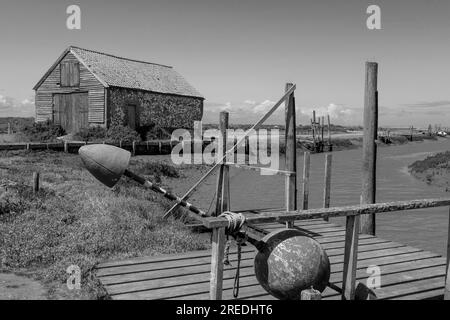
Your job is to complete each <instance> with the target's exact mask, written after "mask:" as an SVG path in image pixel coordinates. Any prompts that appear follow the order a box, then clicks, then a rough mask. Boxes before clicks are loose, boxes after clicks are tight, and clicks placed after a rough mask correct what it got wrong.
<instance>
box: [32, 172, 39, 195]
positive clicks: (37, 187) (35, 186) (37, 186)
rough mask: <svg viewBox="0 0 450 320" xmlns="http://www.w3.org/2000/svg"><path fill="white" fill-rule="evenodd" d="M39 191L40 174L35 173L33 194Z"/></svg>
mask: <svg viewBox="0 0 450 320" xmlns="http://www.w3.org/2000/svg"><path fill="white" fill-rule="evenodd" d="M38 191H39V172H33V192H34V193H37V192H38Z"/></svg>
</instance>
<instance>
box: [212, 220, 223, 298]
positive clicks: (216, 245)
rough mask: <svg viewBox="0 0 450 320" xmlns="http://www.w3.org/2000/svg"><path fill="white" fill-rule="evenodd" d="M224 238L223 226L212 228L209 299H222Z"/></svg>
mask: <svg viewBox="0 0 450 320" xmlns="http://www.w3.org/2000/svg"><path fill="white" fill-rule="evenodd" d="M225 240H226V239H225V228H215V229H213V232H212V251H211V278H210V284H209V296H210V299H211V300H222V289H223V288H222V286H223V258H224V253H225Z"/></svg>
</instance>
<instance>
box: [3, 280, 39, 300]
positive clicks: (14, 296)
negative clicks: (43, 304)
mask: <svg viewBox="0 0 450 320" xmlns="http://www.w3.org/2000/svg"><path fill="white" fill-rule="evenodd" d="M46 293H47V292H46V290H45V288H44V286H43V285H42V284H40V283H39V282H37V281H35V280H32V279H30V278H27V277H24V276H19V275H16V274H14V273H0V300H45V299H46Z"/></svg>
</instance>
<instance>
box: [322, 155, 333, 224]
mask: <svg viewBox="0 0 450 320" xmlns="http://www.w3.org/2000/svg"><path fill="white" fill-rule="evenodd" d="M332 159H333V156H332V155H331V153H327V154H326V156H325V178H324V190H323V207H324V208H329V207H330V198H331V162H332ZM325 220H326V221H328V218H325Z"/></svg>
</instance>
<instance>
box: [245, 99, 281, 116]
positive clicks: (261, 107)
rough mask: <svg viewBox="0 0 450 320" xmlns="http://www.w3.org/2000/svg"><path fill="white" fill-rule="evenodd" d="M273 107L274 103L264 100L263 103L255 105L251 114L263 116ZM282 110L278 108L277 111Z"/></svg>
mask: <svg viewBox="0 0 450 320" xmlns="http://www.w3.org/2000/svg"><path fill="white" fill-rule="evenodd" d="M274 105H275V102H274V101H271V100H264V101H263V102H261V103H259V104H257V105H255V106H254V107H253V110H252V111H253V113H260V114H265V113H267V112H269V110H270V109H271V108H272V107H273V106H274ZM279 110H282V108H278V109H277V111H279Z"/></svg>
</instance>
